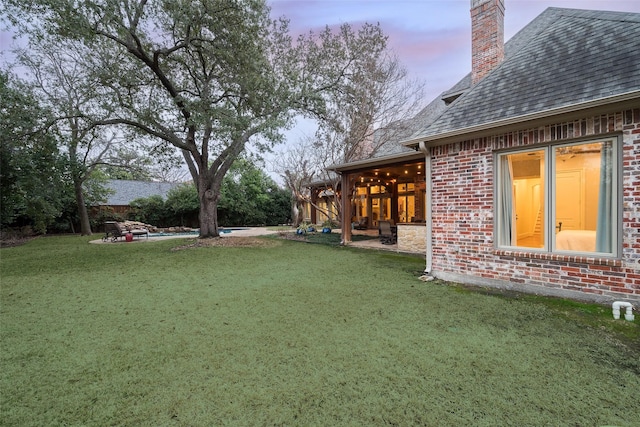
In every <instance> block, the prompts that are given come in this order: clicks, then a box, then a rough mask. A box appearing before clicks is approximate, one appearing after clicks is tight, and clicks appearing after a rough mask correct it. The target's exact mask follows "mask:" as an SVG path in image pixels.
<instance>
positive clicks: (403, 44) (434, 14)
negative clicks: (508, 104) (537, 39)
mask: <svg viewBox="0 0 640 427" xmlns="http://www.w3.org/2000/svg"><path fill="white" fill-rule="evenodd" d="M269 4H270V5H271V8H272V15H273V16H282V15H284V16H286V17H288V18H289V19H290V21H291V28H292V30H293V31H294V32H298V33H301V32H306V31H308V30H310V29H313V30H321V29H323V28H324V26H325V25H329V26H337V25H340V24H342V23H345V22H348V23H350V24H352V26H354V27H355V26H357V25H358V24H362V23H364V22H369V23H378V22H379V23H380V25H381V27H382V29H383V31H384V32H385V34H387V35H388V36H389V44H390V46H391V48H392V49H393V51H394V52H395V53H396V54H397V55H398V56H399V58H400V60H401V62H402V64H403V65H404V66H405V67H406V68H407V69H408V70H409V72H410V75H411V76H412V77H415V78H420V79H422V80H423V81H425V83H426V91H427V97H428V99H429V100H431V99H433V98H435V97H436V96H438V95H439V94H440V93H442V92H443V91H445V90H447V89H449V88H450V87H451V86H453V85H454V84H455V83H457V82H458V80H460V79H461V78H462V77H464V76H465V75H466V74H467V73H468V72H469V71H471V16H470V8H471V6H470V5H471V1H470V0H270V1H269ZM548 7H564V8H575V9H593V10H611V11H624V12H637V13H640V0H580V1H574V0H505V41H508V40H509V39H510V38H511V37H512V36H513V35H514V34H516V33H517V32H518V31H519V30H521V29H522V28H523V27H524V26H526V25H527V24H528V23H529V22H531V21H532V20H533V19H534V18H535V17H536V16H538V15H539V14H540V13H542V12H543V11H544V10H545V9H546V8H548Z"/></svg>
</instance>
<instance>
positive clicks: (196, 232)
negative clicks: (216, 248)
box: [149, 227, 248, 237]
mask: <svg viewBox="0 0 640 427" xmlns="http://www.w3.org/2000/svg"><path fill="white" fill-rule="evenodd" d="M240 230H248V228H240V227H238V228H220V229H219V231H220V234H229V233H231V232H232V231H240ZM199 234H200V230H193V231H185V232H178V233H166V232H161V233H149V237H164V236H198V235H199Z"/></svg>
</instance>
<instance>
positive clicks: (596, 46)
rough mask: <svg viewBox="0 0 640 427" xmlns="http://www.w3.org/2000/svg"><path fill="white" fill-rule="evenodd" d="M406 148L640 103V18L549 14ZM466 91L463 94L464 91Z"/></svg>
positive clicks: (464, 86) (463, 86) (465, 85)
mask: <svg viewBox="0 0 640 427" xmlns="http://www.w3.org/2000/svg"><path fill="white" fill-rule="evenodd" d="M469 85H470V78H469V76H465V78H463V79H462V80H461V81H460V82H459V83H458V84H456V85H455V86H454V87H453V88H452V89H451V90H449V91H447V92H445V94H443V98H445V99H447V98H448V99H451V97H452V96H453V97H455V95H456V94H458V93H462V92H464V93H463V94H462V95H461V96H459V97H458V98H457V99H455V101H454V102H453V103H451V105H449V107H448V108H447V109H446V111H445V112H444V113H443V114H442V115H440V116H439V117H438V118H437V119H435V120H433V121H431V122H423V123H422V126H421V127H420V129H419V130H418V131H417V132H416V133H414V135H413V136H412V137H411V138H410V139H409V140H408V141H407V142H405V144H406V145H412V144H415V143H417V142H420V141H425V140H436V139H438V138H441V137H443V136H446V135H452V134H455V133H464V132H467V131H468V132H471V131H473V130H474V129H479V128H481V127H483V126H485V127H488V126H490V125H499V124H500V123H507V122H509V121H511V122H515V121H524V120H529V119H530V118H533V117H536V116H543V115H551V114H554V113H555V112H566V111H569V110H571V109H579V108H580V107H582V108H585V107H586V106H591V104H590V103H592V104H594V105H595V103H597V102H601V103H606V102H608V100H627V99H634V98H637V97H640V14H638V13H626V12H605V11H589V10H578V9H560V8H549V9H547V10H545V11H544V12H543V13H542V14H540V15H539V16H538V17H537V18H536V19H534V20H533V21H532V22H531V23H529V25H527V26H526V27H525V28H523V29H522V30H521V31H520V32H518V33H517V34H516V35H515V36H514V37H513V38H512V39H511V40H509V41H508V42H507V43H506V44H505V59H504V61H503V62H502V64H500V65H499V66H498V67H497V68H496V69H495V70H493V71H492V72H491V73H489V74H488V75H487V76H486V77H485V78H484V79H483V80H481V81H480V82H479V83H478V84H477V85H475V86H474V87H472V88H470V89H469ZM465 90H466V92H465Z"/></svg>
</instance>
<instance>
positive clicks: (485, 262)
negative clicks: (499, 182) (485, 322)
mask: <svg viewBox="0 0 640 427" xmlns="http://www.w3.org/2000/svg"><path fill="white" fill-rule="evenodd" d="M611 133H619V134H622V135H623V142H622V144H623V162H622V165H623V171H622V175H623V184H622V185H623V191H622V195H623V201H622V210H623V212H622V217H623V220H622V221H623V222H622V253H621V256H620V258H618V259H612V258H596V257H589V256H566V255H558V254H550V253H531V252H526V251H523V252H516V251H506V250H499V249H497V248H496V246H495V244H494V194H493V191H494V179H493V174H494V165H493V153H494V151H495V150H500V149H505V148H515V147H525V146H529V145H532V144H537V143H546V142H562V141H565V140H567V141H568V140H572V139H574V138H582V137H585V138H589V137H597V136H600V135H605V134H609V135H610V134H611ZM431 159H432V185H433V195H432V206H431V210H432V215H433V222H432V223H433V234H432V242H433V258H432V259H433V269H432V272H433V274H434V275H435V276H436V277H440V278H442V279H445V280H455V281H461V282H464V283H469V284H476V285H488V286H495V287H501V288H508V289H517V290H523V291H527V292H535V293H540V294H547V295H558V296H568V297H572V298H578V299H586V300H602V301H610V300H614V299H624V300H635V301H640V109H630V110H624V111H617V112H613V113H610V114H605V115H597V116H591V117H583V118H580V119H577V120H573V121H568V122H561V123H556V124H552V125H546V126H542V127H537V128H530V129H524V130H520V131H514V132H508V133H502V134H498V135H493V136H488V137H483V138H477V139H471V140H467V141H463V142H459V143H454V144H449V145H443V146H436V147H432V148H431Z"/></svg>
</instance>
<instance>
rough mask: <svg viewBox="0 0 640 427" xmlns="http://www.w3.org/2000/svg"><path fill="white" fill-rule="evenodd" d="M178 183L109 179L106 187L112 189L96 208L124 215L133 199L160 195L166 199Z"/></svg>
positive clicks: (129, 208)
mask: <svg viewBox="0 0 640 427" xmlns="http://www.w3.org/2000/svg"><path fill="white" fill-rule="evenodd" d="M178 185H180V184H177V183H172V182H150V181H132V180H126V179H111V180H108V181H107V184H106V187H107V188H109V189H110V190H111V191H112V194H110V195H109V198H108V199H107V201H106V202H104V203H101V204H100V205H99V206H98V210H109V211H110V212H112V213H115V214H118V215H122V216H125V215H126V214H127V213H128V212H129V211H130V210H131V202H132V201H133V200H135V199H140V198H147V197H151V196H160V197H162V199H163V200H166V199H167V194H168V193H169V191H170V190H171V189H172V188H175V187H176V186H178Z"/></svg>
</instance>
